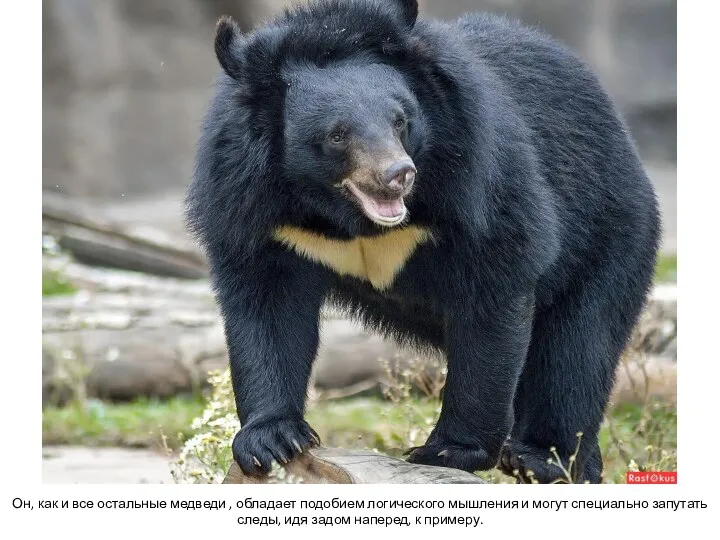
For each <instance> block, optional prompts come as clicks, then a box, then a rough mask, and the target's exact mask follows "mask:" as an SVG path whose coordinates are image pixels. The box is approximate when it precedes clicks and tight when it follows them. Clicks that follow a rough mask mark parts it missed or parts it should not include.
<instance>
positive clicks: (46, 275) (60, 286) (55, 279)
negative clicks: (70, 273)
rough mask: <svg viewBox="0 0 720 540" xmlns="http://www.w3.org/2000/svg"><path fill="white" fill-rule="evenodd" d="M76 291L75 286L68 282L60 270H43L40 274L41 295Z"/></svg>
mask: <svg viewBox="0 0 720 540" xmlns="http://www.w3.org/2000/svg"><path fill="white" fill-rule="evenodd" d="M76 291H77V289H76V288H75V286H74V285H73V284H72V283H70V281H68V280H67V279H66V278H65V277H64V276H63V275H62V274H61V273H60V272H58V271H54V270H43V275H42V295H43V296H58V295H65V294H73V293H75V292H76Z"/></svg>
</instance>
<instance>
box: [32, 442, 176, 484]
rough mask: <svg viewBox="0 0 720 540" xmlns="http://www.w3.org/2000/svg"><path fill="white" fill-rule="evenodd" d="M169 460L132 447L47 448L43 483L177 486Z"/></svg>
mask: <svg viewBox="0 0 720 540" xmlns="http://www.w3.org/2000/svg"><path fill="white" fill-rule="evenodd" d="M169 465H170V458H169V457H167V456H165V455H163V454H160V453H157V452H152V451H149V450H140V449H130V448H85V447H77V446H61V447H52V446H51V447H48V446H46V447H44V448H43V460H42V481H43V483H44V484H174V483H175V482H174V480H173V478H172V475H171V474H170V466H169Z"/></svg>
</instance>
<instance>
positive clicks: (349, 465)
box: [223, 447, 487, 484]
mask: <svg viewBox="0 0 720 540" xmlns="http://www.w3.org/2000/svg"><path fill="white" fill-rule="evenodd" d="M285 471H286V473H287V474H288V475H290V477H292V479H293V483H304V484H486V483H487V482H485V480H483V479H482V478H480V477H479V476H476V475H474V474H470V473H467V472H465V471H460V470H457V469H449V468H446V467H431V466H428V465H415V464H412V463H408V462H406V461H403V460H401V459H397V458H393V457H390V456H386V455H384V454H379V453H376V452H372V451H363V450H344V449H341V448H325V447H319V448H313V449H312V450H310V451H309V452H306V453H305V454H303V455H301V456H299V457H298V458H297V459H295V460H294V461H292V462H290V463H289V464H288V465H286V466H285ZM297 481H299V482H297ZM267 483H274V480H273V479H272V478H255V477H251V476H247V475H245V474H243V472H242V470H241V469H240V467H238V465H237V464H236V463H233V464H232V465H231V466H230V470H229V471H228V474H227V476H226V477H225V480H224V481H223V484H267Z"/></svg>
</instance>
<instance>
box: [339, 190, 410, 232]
mask: <svg viewBox="0 0 720 540" xmlns="http://www.w3.org/2000/svg"><path fill="white" fill-rule="evenodd" d="M345 185H346V186H347V188H348V189H349V190H350V192H351V193H352V194H353V195H354V196H355V197H356V198H357V199H358V200H359V201H360V204H362V208H363V211H364V212H365V215H367V217H369V218H370V219H371V220H373V221H374V222H375V223H377V224H378V225H383V226H385V227H393V226H395V225H399V224H400V223H402V221H403V220H404V219H405V216H406V215H407V208H406V207H405V200H404V199H403V197H402V196H400V197H397V198H394V199H378V198H375V197H372V196H370V195H368V194H367V193H365V192H363V191H362V190H361V189H360V188H359V187H357V186H356V185H355V184H354V183H353V182H346V183H345Z"/></svg>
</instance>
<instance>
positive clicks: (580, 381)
mask: <svg viewBox="0 0 720 540" xmlns="http://www.w3.org/2000/svg"><path fill="white" fill-rule="evenodd" d="M615 285H617V282H615ZM611 289H612V284H611V283H610V282H604V283H599V282H595V283H587V284H586V285H585V286H584V287H582V288H581V289H579V290H576V291H574V292H573V293H571V294H568V295H566V296H565V297H564V298H561V299H560V300H559V301H558V302H557V303H556V304H555V305H553V306H552V307H551V308H550V309H548V310H547V311H544V312H541V313H539V314H538V315H537V317H536V319H535V324H534V328H533V335H532V339H531V343H530V348H529V351H528V356H527V360H526V364H525V367H524V370H523V373H522V375H521V377H520V381H519V384H518V388H517V391H516V395H515V400H514V416H515V423H514V426H513V429H512V433H511V437H510V439H509V440H508V441H507V442H506V444H505V446H504V448H503V451H502V455H501V459H500V468H501V469H502V470H503V471H504V472H505V473H506V474H511V475H517V474H519V475H520V477H521V478H520V481H526V482H528V481H532V479H531V478H530V477H529V476H528V474H527V473H528V471H532V473H531V475H530V476H532V477H533V478H534V479H535V480H537V481H538V482H540V483H551V482H558V481H559V482H573V483H583V482H586V481H589V482H591V483H599V482H600V480H601V471H602V459H601V456H600V451H599V448H598V431H599V429H600V424H601V422H602V419H603V415H604V412H605V408H606V406H607V403H608V400H609V396H610V393H611V391H612V388H613V383H614V375H615V370H616V367H617V365H618V362H619V359H620V356H621V354H622V352H623V350H624V348H625V346H626V343H627V341H628V338H629V335H630V333H631V331H632V328H633V326H634V324H635V322H636V320H637V317H638V314H639V313H640V310H641V309H642V305H643V303H644V294H642V292H641V291H638V290H637V289H634V290H630V289H629V288H628V289H626V290H624V291H623V290H622V289H620V290H618V288H617V287H616V288H615V289H614V290H613V291H614V292H613V293H611V292H610V290H611ZM602 291H606V294H604V295H603V294H600V293H601V292H602ZM552 449H554V451H555V452H556V453H557V456H559V458H560V461H561V463H562V467H559V466H557V465H556V464H555V463H556V462H557V457H556V456H555V453H554V452H552ZM549 460H551V462H549ZM568 473H569V475H570V478H568Z"/></svg>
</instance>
